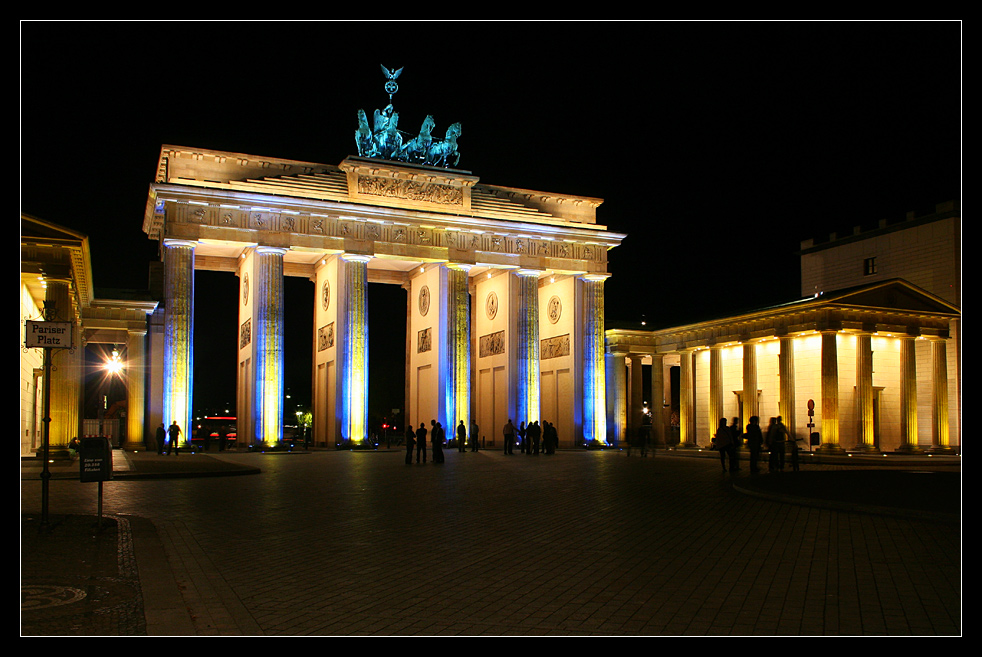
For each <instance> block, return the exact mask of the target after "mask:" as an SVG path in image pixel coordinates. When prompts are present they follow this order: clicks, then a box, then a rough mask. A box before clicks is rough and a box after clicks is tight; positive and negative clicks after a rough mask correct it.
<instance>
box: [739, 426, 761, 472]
mask: <svg viewBox="0 0 982 657" xmlns="http://www.w3.org/2000/svg"><path fill="white" fill-rule="evenodd" d="M744 435H746V437H747V448H748V449H749V450H750V472H758V471H759V469H758V467H757V461H758V459H760V447H761V445H762V444H763V443H764V436H763V434H761V432H760V418H759V417H757V416H756V415H754V416H753V417H752V418H750V424H748V425H747V432H746V433H745V434H744Z"/></svg>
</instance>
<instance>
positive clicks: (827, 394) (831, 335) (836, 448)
mask: <svg viewBox="0 0 982 657" xmlns="http://www.w3.org/2000/svg"><path fill="white" fill-rule="evenodd" d="M837 336H838V331H833V330H826V331H822V444H821V445H819V447H818V450H817V451H824V452H841V451H842V447H841V446H840V445H839V360H838V358H839V357H838V349H837V348H836V338H837Z"/></svg>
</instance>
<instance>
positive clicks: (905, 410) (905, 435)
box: [898, 335, 921, 452]
mask: <svg viewBox="0 0 982 657" xmlns="http://www.w3.org/2000/svg"><path fill="white" fill-rule="evenodd" d="M915 347H916V340H915V338H914V336H912V335H905V336H903V337H901V338H900V447H899V448H898V451H901V452H919V451H921V448H920V447H918V445H917V357H916V353H915V352H916V349H915Z"/></svg>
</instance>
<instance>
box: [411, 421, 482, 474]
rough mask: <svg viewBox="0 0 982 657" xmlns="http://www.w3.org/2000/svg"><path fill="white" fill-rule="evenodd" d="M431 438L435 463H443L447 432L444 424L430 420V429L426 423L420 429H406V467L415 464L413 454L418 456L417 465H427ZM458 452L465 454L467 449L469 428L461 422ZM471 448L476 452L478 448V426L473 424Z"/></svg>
mask: <svg viewBox="0 0 982 657" xmlns="http://www.w3.org/2000/svg"><path fill="white" fill-rule="evenodd" d="M427 436H429V439H430V449H431V454H432V456H433V463H443V462H444V457H443V446H444V444H445V443H446V440H447V434H446V431H445V430H444V429H443V424H441V423H440V422H437V421H436V420H430V428H429V429H427V428H426V423H425V422H420V423H419V428H418V429H413V425H412V424H409V425H408V426H407V427H406V465H409V464H411V463H412V462H413V453H414V452H415V454H416V462H417V463H420V462H422V463H426V438H427ZM456 438H457V451H458V452H464V451H466V449H467V428H466V427H465V426H464V421H463V420H461V421H460V423H459V424H458V425H457V429H456ZM470 448H471V451H472V452H476V451H477V449H478V447H477V425H476V424H471V436H470Z"/></svg>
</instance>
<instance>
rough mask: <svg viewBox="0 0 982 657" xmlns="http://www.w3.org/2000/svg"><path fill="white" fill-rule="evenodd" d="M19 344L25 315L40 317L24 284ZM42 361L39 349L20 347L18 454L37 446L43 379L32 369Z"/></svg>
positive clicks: (24, 325)
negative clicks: (35, 374)
mask: <svg viewBox="0 0 982 657" xmlns="http://www.w3.org/2000/svg"><path fill="white" fill-rule="evenodd" d="M20 316H21V323H20V344H21V345H23V344H24V342H25V340H26V334H25V330H26V327H27V324H26V323H25V322H26V320H28V319H37V318H40V317H41V308H40V307H39V305H38V300H36V299H34V298H33V297H32V296H31V293H30V291H29V290H28V289H27V286H26V285H24V284H23V283H21V286H20ZM43 365H44V362H43V350H42V349H24V348H23V346H22V347H21V358H20V454H21V456H31V455H33V454H34V453H35V452H36V451H37V450H38V449H40V447H41V431H42V430H43V425H42V422H41V420H42V417H41V416H42V415H43V414H44V413H43V409H42V405H41V401H42V400H41V388H42V387H43V379H41V378H37V380H35V376H34V372H35V370H41V369H42V367H43Z"/></svg>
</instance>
